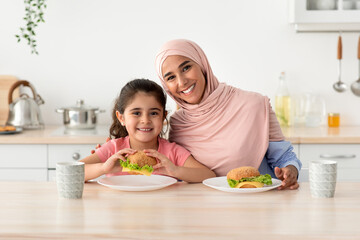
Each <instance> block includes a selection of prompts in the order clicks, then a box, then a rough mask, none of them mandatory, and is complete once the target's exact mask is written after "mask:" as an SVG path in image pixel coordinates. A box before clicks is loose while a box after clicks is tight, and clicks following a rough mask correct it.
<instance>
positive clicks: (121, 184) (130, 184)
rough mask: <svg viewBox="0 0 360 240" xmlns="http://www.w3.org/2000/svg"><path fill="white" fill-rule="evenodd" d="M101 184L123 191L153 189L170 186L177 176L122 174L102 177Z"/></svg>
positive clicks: (99, 181)
mask: <svg viewBox="0 0 360 240" xmlns="http://www.w3.org/2000/svg"><path fill="white" fill-rule="evenodd" d="M97 182H98V183H99V184H101V185H103V186H105V187H109V188H113V189H116V190H122V191H133V192H136V191H152V190H157V189H161V188H164V187H167V186H170V185H172V184H174V183H176V182H177V180H176V179H175V178H171V177H166V176H161V175H151V176H144V175H120V176H113V177H106V178H102V179H100V180H98V181H97Z"/></svg>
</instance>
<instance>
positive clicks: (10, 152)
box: [0, 144, 47, 169]
mask: <svg viewBox="0 0 360 240" xmlns="http://www.w3.org/2000/svg"><path fill="white" fill-rule="evenodd" d="M0 153H1V160H0V169H1V168H44V169H46V168H47V145H41V144H36V145H32V144H1V145H0Z"/></svg>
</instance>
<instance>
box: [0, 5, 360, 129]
mask: <svg viewBox="0 0 360 240" xmlns="http://www.w3.org/2000/svg"><path fill="white" fill-rule="evenodd" d="M0 12H1V14H0V21H1V22H3V23H6V24H3V25H2V27H1V31H0V38H1V42H2V44H1V45H0V52H1V57H0V75H15V76H17V77H19V78H20V79H25V80H28V81H30V82H31V83H33V84H34V86H36V90H37V91H38V92H39V93H41V96H42V98H43V99H44V100H45V104H44V105H41V106H40V109H41V111H42V114H43V118H44V121H45V124H49V125H50V124H62V116H61V115H60V114H57V113H56V112H55V109H57V108H59V107H67V106H71V105H73V104H74V102H76V100H78V99H84V100H85V102H86V103H87V104H88V105H90V106H94V107H99V108H100V109H105V110H106V112H105V113H103V114H100V115H99V118H98V123H100V124H110V123H111V121H112V120H111V110H112V107H113V101H114V99H115V98H116V96H117V95H118V94H119V91H120V89H121V87H122V86H123V85H124V84H125V83H126V82H127V81H129V80H131V79H134V78H144V77H145V78H149V79H153V80H156V81H157V82H158V83H159V80H158V78H157V76H156V73H155V69H154V59H155V54H156V52H157V50H158V49H159V48H160V46H161V45H162V44H163V43H164V42H166V41H168V40H170V39H174V38H187V39H191V40H193V41H195V42H197V43H198V44H199V45H200V46H201V47H202V48H203V49H204V50H205V52H206V53H207V56H208V59H209V61H210V64H211V66H212V68H213V71H214V73H215V75H216V76H217V78H218V79H219V81H220V82H226V83H228V84H231V85H233V86H235V87H239V88H242V89H245V90H249V91H256V92H260V93H262V94H263V95H267V96H268V97H269V98H270V99H271V103H272V105H273V107H274V104H275V93H276V89H277V84H278V75H279V73H280V72H281V71H286V73H287V80H288V88H289V91H290V93H291V94H295V95H299V94H300V95H301V94H305V93H311V94H313V95H317V96H319V97H321V98H322V99H324V101H325V104H326V108H327V111H329V112H339V113H340V114H341V123H342V124H344V125H360V111H356V109H358V106H359V103H360V97H356V96H354V95H353V94H352V93H351V92H350V91H349V90H347V91H346V92H344V93H338V92H335V91H334V90H333V88H332V84H333V83H334V82H336V81H337V79H338V77H337V64H338V62H337V59H336V46H337V37H338V34H337V33H296V32H295V30H294V27H293V26H291V25H290V24H289V21H288V14H289V10H288V1H287V0H275V1H268V0H256V1H239V0H228V1H225V2H223V1H208V0H198V1H192V0H185V2H184V1H183V2H182V4H178V3H177V2H169V1H168V0H153V1H147V0H138V1H118V0H107V1H101V0H80V1H71V0H62V1H50V2H48V7H47V9H46V11H45V13H44V14H45V15H44V18H45V23H42V24H41V25H39V27H38V30H37V45H38V47H37V48H38V49H37V50H38V52H39V55H31V54H30V51H29V48H28V46H27V45H26V43H17V40H16V38H15V36H14V35H15V34H16V33H17V31H18V29H19V27H20V26H21V25H22V21H23V20H22V18H23V14H24V5H23V2H21V1H1V2H0ZM64 15H66V18H64ZM342 37H343V39H342V40H343V60H342V80H343V81H344V82H346V83H347V84H350V83H352V82H353V81H355V80H356V79H357V78H358V60H357V55H356V49H357V41H358V34H356V33H343V34H342ZM168 102H169V104H168V110H170V111H174V110H175V104H174V102H173V101H172V100H171V99H170V98H168Z"/></svg>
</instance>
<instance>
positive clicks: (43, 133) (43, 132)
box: [0, 125, 360, 145]
mask: <svg viewBox="0 0 360 240" xmlns="http://www.w3.org/2000/svg"><path fill="white" fill-rule="evenodd" d="M282 130H283V133H284V135H285V137H286V140H288V141H291V142H292V143H293V144H297V143H320V144H322V143H337V144H340V143H353V144H358V143H360V126H343V127H339V128H328V127H325V126H323V127H318V128H310V127H289V128H282ZM108 135H109V126H107V125H98V126H97V127H96V129H94V130H77V131H68V130H66V129H65V128H64V127H63V126H59V125H47V126H45V128H44V129H40V130H24V131H23V132H21V133H17V134H8V135H0V144H94V145H96V144H98V143H100V144H101V143H103V142H105V140H106V138H107V137H108Z"/></svg>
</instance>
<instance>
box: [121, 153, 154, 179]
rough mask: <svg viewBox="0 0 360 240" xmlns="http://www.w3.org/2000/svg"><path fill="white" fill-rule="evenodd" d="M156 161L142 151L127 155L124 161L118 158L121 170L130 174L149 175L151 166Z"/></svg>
mask: <svg viewBox="0 0 360 240" xmlns="http://www.w3.org/2000/svg"><path fill="white" fill-rule="evenodd" d="M156 163H157V161H156V158H153V157H150V156H147V155H146V154H145V153H144V152H143V151H138V152H136V153H135V154H131V155H129V156H127V159H126V161H123V160H120V165H121V166H122V168H123V169H122V171H123V172H128V173H130V174H132V175H146V176H150V175H151V174H152V172H153V171H154V169H153V167H152V166H154V165H155V164H156Z"/></svg>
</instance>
